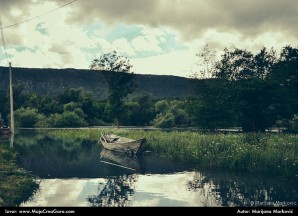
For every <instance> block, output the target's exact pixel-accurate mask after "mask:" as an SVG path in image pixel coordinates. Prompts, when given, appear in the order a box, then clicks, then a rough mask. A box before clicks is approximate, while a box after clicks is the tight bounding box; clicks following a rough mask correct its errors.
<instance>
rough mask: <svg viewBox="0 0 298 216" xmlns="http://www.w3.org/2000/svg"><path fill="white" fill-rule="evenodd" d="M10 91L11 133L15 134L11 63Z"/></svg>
mask: <svg viewBox="0 0 298 216" xmlns="http://www.w3.org/2000/svg"><path fill="white" fill-rule="evenodd" d="M9 90H10V133H11V134H14V113H13V92H12V72H11V62H9Z"/></svg>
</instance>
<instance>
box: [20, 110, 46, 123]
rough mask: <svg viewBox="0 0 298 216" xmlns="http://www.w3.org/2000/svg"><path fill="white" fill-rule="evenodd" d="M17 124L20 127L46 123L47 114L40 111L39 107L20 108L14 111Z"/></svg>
mask: <svg viewBox="0 0 298 216" xmlns="http://www.w3.org/2000/svg"><path fill="white" fill-rule="evenodd" d="M14 117H15V125H16V126H19V127H35V126H36V125H45V126H46V124H45V123H44V122H45V119H46V118H45V116H44V115H42V114H40V113H38V110H37V109H33V108H29V107H27V108H20V109H17V110H16V111H15V113H14Z"/></svg>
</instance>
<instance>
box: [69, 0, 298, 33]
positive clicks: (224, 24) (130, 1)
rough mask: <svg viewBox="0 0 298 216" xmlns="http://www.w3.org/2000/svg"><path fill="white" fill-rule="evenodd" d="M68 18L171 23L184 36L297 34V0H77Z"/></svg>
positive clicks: (148, 23) (83, 20)
mask: <svg viewBox="0 0 298 216" xmlns="http://www.w3.org/2000/svg"><path fill="white" fill-rule="evenodd" d="M75 4H76V6H73V8H74V11H73V13H72V14H71V17H70V20H71V21H73V22H87V23H88V22H90V21H94V20H96V19H100V20H103V21H105V22H107V23H113V22H120V21H121V22H124V23H129V24H132V23H136V24H144V25H149V26H163V25H164V26H170V27H172V28H175V29H176V30H178V31H180V32H181V33H182V35H183V36H184V37H185V38H195V37H199V36H200V34H201V33H202V32H204V31H206V29H209V28H214V29H217V30H218V31H221V32H231V31H236V32H238V33H241V34H243V35H244V36H254V35H255V34H259V33H263V32H266V31H273V32H274V31H283V32H285V33H287V34H292V35H296V34H297V33H298V29H297V28H296V26H297V24H298V23H297V22H298V3H297V0H261V1H260V0H241V1H237V0H208V1H206V0H162V1H160V0H142V1H140V0H100V1H98V0H89V1H77V2H76V3H75Z"/></svg>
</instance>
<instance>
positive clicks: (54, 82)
mask: <svg viewBox="0 0 298 216" xmlns="http://www.w3.org/2000/svg"><path fill="white" fill-rule="evenodd" d="M12 72H13V84H14V85H23V86H24V90H25V91H26V92H29V93H31V92H36V93H37V94H43V95H55V94H57V93H60V92H62V91H64V90H65V89H67V88H79V87H82V88H83V89H84V90H85V91H91V92H92V93H93V94H94V95H95V97H96V98H98V99H104V98H106V96H107V94H108V87H107V83H106V81H105V79H104V76H103V73H104V71H94V70H80V69H48V68H47V69H39V68H12ZM111 73H114V74H115V75H117V73H115V72H111ZM136 79H137V84H138V88H137V90H136V92H135V94H138V93H141V92H147V93H149V94H150V95H151V96H152V97H154V98H183V97H187V96H190V95H192V94H193V92H194V90H195V86H196V81H194V80H191V79H187V78H183V77H177V76H167V75H141V74H136ZM8 86H9V72H8V68H7V67H0V91H7V90H8Z"/></svg>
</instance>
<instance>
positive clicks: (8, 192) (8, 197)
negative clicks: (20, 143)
mask: <svg viewBox="0 0 298 216" xmlns="http://www.w3.org/2000/svg"><path fill="white" fill-rule="evenodd" d="M15 159H16V152H15V151H14V150H12V149H11V148H9V147H7V146H4V145H0V206H19V205H20V204H21V203H22V202H23V201H25V200H27V199H29V198H30V197H31V195H32V194H33V192H34V191H35V190H37V188H38V184H37V183H36V181H35V180H34V177H33V176H31V175H30V174H28V173H27V172H25V171H24V170H22V169H20V168H18V167H17V166H16V165H15V163H14V162H15Z"/></svg>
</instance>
